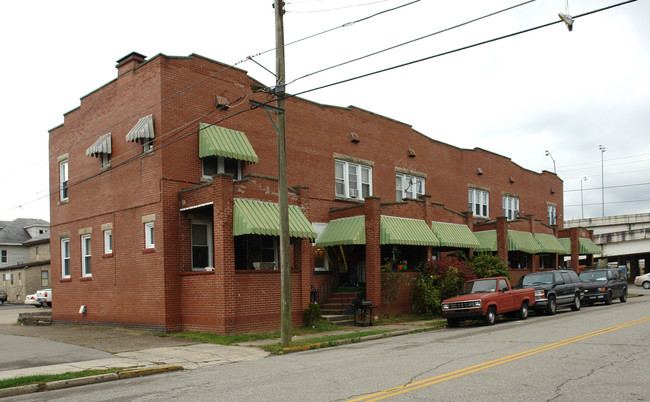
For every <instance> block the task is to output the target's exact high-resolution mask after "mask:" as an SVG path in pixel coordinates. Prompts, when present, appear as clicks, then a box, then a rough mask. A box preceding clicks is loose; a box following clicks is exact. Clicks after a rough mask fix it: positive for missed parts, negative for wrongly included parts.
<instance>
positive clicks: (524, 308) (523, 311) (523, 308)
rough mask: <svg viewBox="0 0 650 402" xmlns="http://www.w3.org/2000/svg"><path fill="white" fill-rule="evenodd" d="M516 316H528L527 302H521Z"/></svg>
mask: <svg viewBox="0 0 650 402" xmlns="http://www.w3.org/2000/svg"><path fill="white" fill-rule="evenodd" d="M517 317H519V319H520V320H525V319H526V318H528V302H523V303H521V308H520V309H519V311H518V312H517Z"/></svg>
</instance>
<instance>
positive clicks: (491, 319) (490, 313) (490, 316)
mask: <svg viewBox="0 0 650 402" xmlns="http://www.w3.org/2000/svg"><path fill="white" fill-rule="evenodd" d="M496 321H497V310H496V309H495V308H494V306H492V307H489V308H488V310H487V314H485V317H483V322H484V323H485V325H494V323H495V322H496Z"/></svg>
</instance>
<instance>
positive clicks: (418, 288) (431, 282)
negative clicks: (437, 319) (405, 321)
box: [413, 271, 441, 315]
mask: <svg viewBox="0 0 650 402" xmlns="http://www.w3.org/2000/svg"><path fill="white" fill-rule="evenodd" d="M437 279H438V278H436V277H435V276H434V275H433V274H431V273H427V272H424V271H421V272H420V273H419V274H418V276H417V278H415V281H414V283H413V309H414V310H415V313H417V314H427V315H431V314H438V313H439V312H440V302H441V299H440V291H439V290H438V288H437V287H436V282H437Z"/></svg>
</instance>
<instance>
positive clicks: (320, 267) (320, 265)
mask: <svg viewBox="0 0 650 402" xmlns="http://www.w3.org/2000/svg"><path fill="white" fill-rule="evenodd" d="M329 269H330V266H329V261H328V260H327V254H325V247H314V270H315V271H329Z"/></svg>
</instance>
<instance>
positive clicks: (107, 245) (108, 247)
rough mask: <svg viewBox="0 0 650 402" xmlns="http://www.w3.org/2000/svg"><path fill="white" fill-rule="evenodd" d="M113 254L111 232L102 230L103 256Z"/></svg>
mask: <svg viewBox="0 0 650 402" xmlns="http://www.w3.org/2000/svg"><path fill="white" fill-rule="evenodd" d="M112 253H113V230H111V229H109V230H104V254H112Z"/></svg>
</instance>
